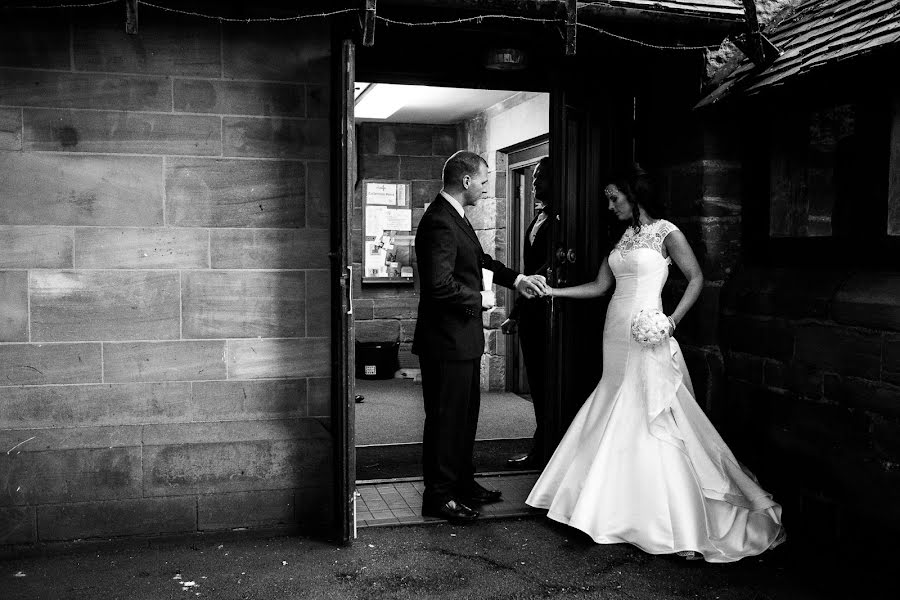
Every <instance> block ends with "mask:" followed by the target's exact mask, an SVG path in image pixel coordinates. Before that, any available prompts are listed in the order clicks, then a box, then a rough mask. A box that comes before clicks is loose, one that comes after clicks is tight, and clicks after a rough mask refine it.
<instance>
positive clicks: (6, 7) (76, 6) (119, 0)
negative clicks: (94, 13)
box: [2, 0, 121, 10]
mask: <svg viewBox="0 0 900 600" xmlns="http://www.w3.org/2000/svg"><path fill="white" fill-rule="evenodd" d="M116 2H121V0H106V1H105V2H93V3H91V4H53V5H42V6H37V5H32V6H18V5H17V6H9V5H4V6H3V7H2V8H3V10H15V9H38V10H40V9H44V8H94V7H96V6H105V5H107V4H115V3H116Z"/></svg>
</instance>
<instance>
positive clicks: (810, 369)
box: [721, 268, 900, 543]
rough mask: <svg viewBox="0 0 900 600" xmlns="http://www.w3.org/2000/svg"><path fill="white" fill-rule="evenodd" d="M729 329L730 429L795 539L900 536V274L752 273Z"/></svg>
mask: <svg viewBox="0 0 900 600" xmlns="http://www.w3.org/2000/svg"><path fill="white" fill-rule="evenodd" d="M721 328H722V335H721V340H722V348H723V352H724V356H725V368H726V376H727V386H726V389H727V399H728V410H727V413H726V419H725V429H726V431H727V433H728V435H729V439H730V440H732V441H733V442H734V450H735V452H736V453H737V455H738V457H741V459H742V460H744V461H747V462H748V464H749V465H750V466H751V467H753V466H755V465H765V468H764V472H765V474H766V481H765V482H764V483H765V484H766V485H767V489H770V490H771V491H773V492H775V494H776V498H777V499H778V501H779V502H781V503H782V504H783V505H784V506H785V515H786V522H788V523H789V524H793V525H794V526H795V527H796V529H795V530H796V531H797V533H798V534H800V535H799V536H798V539H800V538H806V539H807V540H816V539H821V540H826V541H829V542H832V543H833V542H834V541H835V540H838V539H843V540H845V541H846V542H848V543H849V542H850V541H851V540H853V539H857V540H858V539H860V538H865V537H866V536H872V535H875V536H876V537H884V538H885V539H889V536H886V535H885V534H884V533H883V531H884V528H885V527H888V528H889V529H890V530H892V531H898V530H900V512H898V511H897V506H898V502H900V275H898V274H897V273H893V272H860V271H851V270H822V269H821V268H820V269H815V270H793V269H772V268H749V269H745V270H743V271H741V272H740V273H738V274H737V275H736V276H735V277H733V278H731V279H730V280H729V281H728V283H727V284H726V286H725V289H724V292H723V295H722V322H721ZM873 527H874V528H875V529H873ZM789 531H790V529H789ZM875 531H878V532H882V533H878V534H876V533H875Z"/></svg>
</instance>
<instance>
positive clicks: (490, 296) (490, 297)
mask: <svg viewBox="0 0 900 600" xmlns="http://www.w3.org/2000/svg"><path fill="white" fill-rule="evenodd" d="M495 306H497V296H495V295H494V292H493V291H484V292H481V308H484V309H490V308H494V307H495Z"/></svg>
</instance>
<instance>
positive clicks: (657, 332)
mask: <svg viewBox="0 0 900 600" xmlns="http://www.w3.org/2000/svg"><path fill="white" fill-rule="evenodd" d="M671 327H672V324H671V322H670V321H669V317H667V316H666V315H665V314H664V313H663V312H662V311H661V310H657V309H655V308H650V309H646V308H645V309H644V310H642V311H641V312H639V313H638V314H636V315H635V316H634V319H633V320H632V321H631V337H632V338H634V341H636V342H637V343H638V344H640V345H641V346H644V347H645V348H652V347H653V346H656V345H657V344H659V343H661V342H662V341H663V340H665V339H666V338H667V337H669V329H670V328H671Z"/></svg>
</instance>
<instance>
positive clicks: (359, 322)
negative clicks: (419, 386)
mask: <svg viewBox="0 0 900 600" xmlns="http://www.w3.org/2000/svg"><path fill="white" fill-rule="evenodd" d="M457 138H458V136H457V132H456V127H455V126H454V125H429V124H416V123H371V122H364V123H360V124H359V126H358V127H357V146H358V148H359V155H358V157H359V158H358V160H359V163H358V170H357V173H358V181H357V186H356V190H357V193H356V195H355V197H354V207H353V208H354V210H353V222H352V225H351V227H352V231H351V240H352V241H351V249H352V256H353V285H354V290H353V315H354V318H355V323H354V324H355V328H356V340H357V341H359V342H400V353H399V359H400V367H401V368H403V367H405V368H413V369H417V368H419V358H418V357H417V356H416V355H415V354H413V353H412V340H413V333H415V330H416V315H417V313H418V309H419V279H418V269H417V267H416V263H415V249H412V255H413V269H414V272H415V274H416V275H415V281H414V284H413V285H409V284H378V283H376V284H369V283H366V284H363V283H362V272H363V268H362V262H363V255H362V253H363V248H364V245H363V240H364V238H363V231H362V226H363V215H362V189H363V186H362V182H363V181H364V180H366V179H393V180H397V179H399V180H404V181H410V182H411V184H412V185H411V187H412V211H413V214H412V222H413V232H412V233H413V235H415V231H416V228H417V227H418V224H419V221H421V220H422V215H423V214H425V205H426V204H427V203H429V202H431V201H432V200H434V197H435V196H437V194H438V192H440V190H441V187H442V186H443V183H442V173H443V168H444V162H446V160H447V159H448V158H449V157H450V155H451V154H453V153H454V152H456V151H457V150H458V149H459V148H458V139H457Z"/></svg>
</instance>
